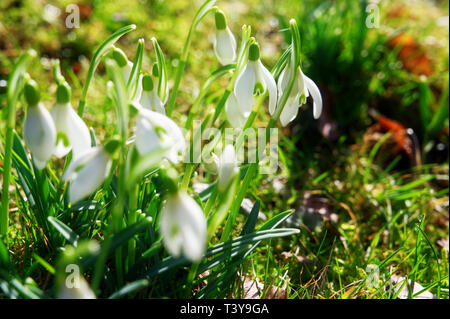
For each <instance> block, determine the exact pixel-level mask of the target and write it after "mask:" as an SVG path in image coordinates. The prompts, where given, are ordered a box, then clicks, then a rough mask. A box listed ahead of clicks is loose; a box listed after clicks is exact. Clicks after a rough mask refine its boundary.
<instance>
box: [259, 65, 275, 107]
mask: <svg viewBox="0 0 450 319" xmlns="http://www.w3.org/2000/svg"><path fill="white" fill-rule="evenodd" d="M259 69H260V72H261V75H262V78H263V80H264V83H265V85H266V87H267V90H268V91H269V113H270V115H272V114H273V113H274V112H275V108H276V106H277V84H276V83H275V80H274V78H273V76H272V74H271V73H270V72H269V70H267V68H266V67H265V66H264V65H263V64H262V63H261V61H259Z"/></svg>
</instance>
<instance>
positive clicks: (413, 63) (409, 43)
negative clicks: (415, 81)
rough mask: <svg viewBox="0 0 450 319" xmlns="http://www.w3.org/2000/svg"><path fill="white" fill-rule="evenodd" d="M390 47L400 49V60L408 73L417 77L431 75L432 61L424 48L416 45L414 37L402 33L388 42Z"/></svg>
mask: <svg viewBox="0 0 450 319" xmlns="http://www.w3.org/2000/svg"><path fill="white" fill-rule="evenodd" d="M388 47H389V48H391V49H394V48H396V47H400V51H399V53H398V58H399V59H400V60H401V61H402V62H403V67H404V68H405V70H407V71H408V72H410V73H414V74H417V75H426V76H430V75H431V73H432V70H431V61H430V59H428V57H427V55H426V53H425V51H424V49H423V48H422V46H420V45H419V44H417V43H416V41H415V40H414V37H413V36H411V35H409V34H405V33H400V34H398V35H397V36H395V37H394V38H392V39H391V40H390V41H389V42H388Z"/></svg>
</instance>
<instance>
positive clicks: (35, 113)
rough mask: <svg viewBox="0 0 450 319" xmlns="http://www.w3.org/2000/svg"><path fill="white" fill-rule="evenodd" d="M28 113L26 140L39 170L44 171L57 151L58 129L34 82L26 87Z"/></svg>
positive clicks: (25, 128) (25, 130) (29, 82)
mask: <svg viewBox="0 0 450 319" xmlns="http://www.w3.org/2000/svg"><path fill="white" fill-rule="evenodd" d="M24 92H25V99H26V101H27V104H28V111H27V115H26V119H25V124H24V128H23V130H24V132H23V134H24V139H25V143H26V145H27V147H28V148H29V149H30V151H31V154H32V155H33V162H34V164H35V165H36V167H37V168H38V169H43V168H44V167H45V165H47V162H48V160H49V159H50V157H51V156H52V154H53V153H54V150H55V144H56V128H55V123H54V122H53V119H52V116H51V115H50V112H49V111H47V109H46V108H45V107H44V105H43V104H42V103H41V102H40V101H39V100H40V96H39V91H38V88H37V83H36V82H35V81H34V80H30V81H28V83H26V84H25V87H24Z"/></svg>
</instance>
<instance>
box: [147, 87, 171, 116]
mask: <svg viewBox="0 0 450 319" xmlns="http://www.w3.org/2000/svg"><path fill="white" fill-rule="evenodd" d="M141 105H142V106H143V107H144V108H146V109H147V110H151V111H154V112H158V113H160V114H164V115H165V114H166V110H165V108H164V103H163V102H162V101H161V99H160V98H159V96H158V93H157V92H156V90H152V91H150V92H149V91H145V92H143V94H142V98H141Z"/></svg>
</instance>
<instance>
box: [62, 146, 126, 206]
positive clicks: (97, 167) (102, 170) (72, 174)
mask: <svg viewBox="0 0 450 319" xmlns="http://www.w3.org/2000/svg"><path fill="white" fill-rule="evenodd" d="M118 147H119V141H118V140H111V141H109V142H108V143H107V144H106V145H105V146H104V147H102V146H98V147H93V148H91V149H90V150H89V151H87V152H85V153H83V154H82V155H81V156H80V157H79V158H78V159H76V160H74V161H72V162H71V163H70V165H69V167H68V168H67V170H66V172H65V173H64V175H63V177H62V179H63V181H68V182H69V183H70V188H69V200H70V202H71V203H76V202H78V201H79V200H81V199H83V198H85V197H87V196H89V195H90V194H92V193H93V192H94V191H96V190H97V189H98V188H99V187H100V186H101V185H102V183H103V181H104V180H105V179H106V177H107V176H108V174H109V171H110V169H111V164H112V158H113V156H114V153H115V152H116V150H117V149H118Z"/></svg>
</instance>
